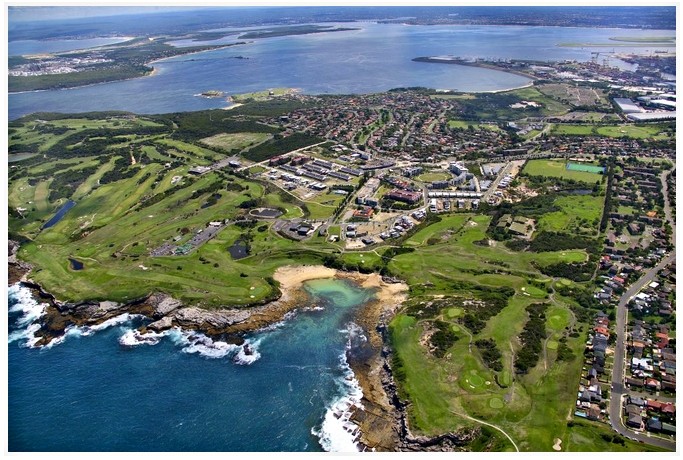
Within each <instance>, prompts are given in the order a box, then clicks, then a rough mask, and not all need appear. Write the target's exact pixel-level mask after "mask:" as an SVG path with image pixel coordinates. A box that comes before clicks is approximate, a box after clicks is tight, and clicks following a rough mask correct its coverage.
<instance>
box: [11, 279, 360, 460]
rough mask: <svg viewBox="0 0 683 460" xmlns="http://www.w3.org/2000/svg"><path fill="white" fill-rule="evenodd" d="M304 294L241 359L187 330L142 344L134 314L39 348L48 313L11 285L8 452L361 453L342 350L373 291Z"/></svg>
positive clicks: (324, 288) (354, 387) (317, 284)
mask: <svg viewBox="0 0 683 460" xmlns="http://www.w3.org/2000/svg"><path fill="white" fill-rule="evenodd" d="M305 289H306V291H307V292H308V293H309V301H308V302H305V303H302V305H300V307H299V308H298V309H297V310H296V311H295V312H294V313H291V314H289V315H288V317H287V318H286V319H285V320H284V321H283V322H281V323H279V324H277V325H274V326H272V327H270V328H268V329H267V330H263V331H259V332H256V333H254V334H251V335H250V336H248V337H247V343H248V344H249V349H250V351H248V352H245V349H244V347H238V346H235V345H228V344H226V343H223V342H219V341H212V340H210V339H209V338H207V337H205V336H203V335H201V334H197V333H192V332H187V331H186V332H183V331H180V330H172V331H168V332H165V333H162V334H147V335H146V336H141V335H139V334H135V332H134V328H136V327H137V326H139V325H140V324H141V323H142V321H143V319H141V318H138V317H131V316H127V315H124V316H122V317H119V318H115V319H113V320H110V321H108V322H107V324H103V325H101V326H96V327H94V328H87V327H81V328H72V329H70V330H69V331H68V332H67V334H66V336H65V338H64V339H63V340H58V341H57V342H56V343H53V344H52V345H51V346H48V347H43V348H35V347H32V346H31V344H32V343H34V342H35V341H34V340H33V332H34V331H35V329H36V328H37V324H38V321H40V315H41V314H42V312H43V308H44V306H42V305H41V304H39V303H38V302H37V301H35V300H34V299H33V298H32V297H31V295H30V291H29V290H28V289H27V288H25V287H22V286H21V285H19V284H16V285H14V286H11V287H10V289H9V312H8V314H9V331H10V333H9V346H8V348H9V350H8V396H9V398H8V402H9V406H8V415H9V426H8V445H9V451H180V452H184V451H234V452H276V451H285V452H299V451H314V452H315V451H323V450H327V451H354V450H356V445H355V442H354V439H355V435H354V433H353V432H352V428H353V425H352V424H351V423H349V422H348V421H345V418H348V415H349V412H348V408H349V407H350V405H351V404H358V403H359V402H360V397H361V396H362V392H361V390H360V388H359V387H358V384H357V381H356V380H355V377H354V375H353V372H352V371H351V369H350V368H349V366H348V364H347V362H346V350H347V349H348V347H349V346H350V343H351V341H352V339H358V338H360V339H361V340H362V336H363V332H362V331H361V330H360V328H358V326H355V325H354V323H353V321H352V319H353V314H354V312H355V311H356V310H357V309H358V308H359V307H360V306H361V305H362V304H364V303H365V302H367V301H369V300H370V299H371V298H372V295H373V292H372V291H371V290H368V289H363V288H360V287H358V286H357V285H355V284H353V283H351V282H349V281H345V280H339V279H323V280H314V281H309V282H307V283H305ZM335 413H336V414H337V415H340V416H341V417H337V416H335Z"/></svg>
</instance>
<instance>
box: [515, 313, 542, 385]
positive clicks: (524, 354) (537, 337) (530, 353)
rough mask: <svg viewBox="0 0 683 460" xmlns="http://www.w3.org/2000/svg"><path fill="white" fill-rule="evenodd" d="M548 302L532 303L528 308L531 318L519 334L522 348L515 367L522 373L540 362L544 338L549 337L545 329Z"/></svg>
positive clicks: (516, 358) (518, 353)
mask: <svg viewBox="0 0 683 460" xmlns="http://www.w3.org/2000/svg"><path fill="white" fill-rule="evenodd" d="M547 309H548V304H545V303H538V304H531V305H529V306H528V307H527V308H526V311H527V313H528V314H529V320H528V321H527V323H526V325H525V326H524V330H523V331H522V333H521V334H520V335H519V340H520V342H521V343H522V348H520V349H519V351H517V355H516V356H515V369H516V371H517V372H518V373H520V374H526V373H527V372H529V370H530V369H531V368H532V367H534V366H535V365H536V364H537V363H538V359H539V358H540V356H541V351H542V350H543V340H544V339H545V338H546V337H547V335H546V331H545V312H546V310H547Z"/></svg>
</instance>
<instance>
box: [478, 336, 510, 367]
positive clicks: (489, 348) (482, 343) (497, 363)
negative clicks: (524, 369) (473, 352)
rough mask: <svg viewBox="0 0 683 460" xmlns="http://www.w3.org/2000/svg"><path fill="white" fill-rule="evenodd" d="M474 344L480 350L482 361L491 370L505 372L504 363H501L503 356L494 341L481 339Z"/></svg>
mask: <svg viewBox="0 0 683 460" xmlns="http://www.w3.org/2000/svg"><path fill="white" fill-rule="evenodd" d="M474 344H475V345H476V346H477V349H479V353H480V354H481V359H482V360H483V361H484V364H486V365H487V366H488V367H489V368H490V369H492V370H494V371H496V372H500V371H502V370H503V362H502V361H501V359H502V357H503V355H502V354H501V352H500V350H499V349H498V345H496V341H495V340H493V339H479V340H477V341H476V342H474Z"/></svg>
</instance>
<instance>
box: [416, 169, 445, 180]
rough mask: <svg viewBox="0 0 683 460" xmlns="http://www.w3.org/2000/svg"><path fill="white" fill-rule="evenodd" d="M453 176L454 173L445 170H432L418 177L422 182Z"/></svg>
mask: <svg viewBox="0 0 683 460" xmlns="http://www.w3.org/2000/svg"><path fill="white" fill-rule="evenodd" d="M451 177H453V175H452V174H449V173H447V172H444V171H430V172H425V173H422V174H420V175H419V176H417V177H416V179H417V180H419V181H422V182H435V181H438V180H448V179H450V178H451Z"/></svg>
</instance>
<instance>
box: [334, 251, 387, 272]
mask: <svg viewBox="0 0 683 460" xmlns="http://www.w3.org/2000/svg"><path fill="white" fill-rule="evenodd" d="M322 264H323V265H324V266H326V267H328V268H334V269H337V270H344V271H356V272H360V273H374V272H376V271H378V270H379V268H380V267H378V266H375V265H371V264H364V263H363V264H361V263H355V264H353V263H350V262H346V261H344V259H342V258H341V257H337V256H335V255H332V254H328V255H325V256H323V259H322Z"/></svg>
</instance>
